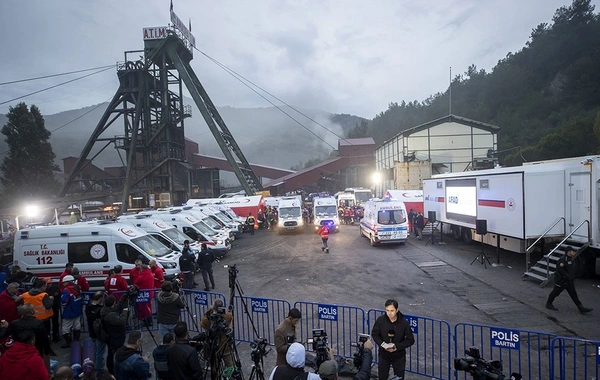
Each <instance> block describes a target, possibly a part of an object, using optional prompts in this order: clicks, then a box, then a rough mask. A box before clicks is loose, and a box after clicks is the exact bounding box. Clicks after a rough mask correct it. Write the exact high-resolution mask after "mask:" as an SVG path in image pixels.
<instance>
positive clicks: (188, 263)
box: [179, 240, 196, 289]
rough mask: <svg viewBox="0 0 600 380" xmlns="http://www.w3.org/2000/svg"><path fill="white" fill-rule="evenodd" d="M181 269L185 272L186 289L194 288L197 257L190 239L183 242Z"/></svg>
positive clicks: (180, 259)
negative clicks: (191, 246)
mask: <svg viewBox="0 0 600 380" xmlns="http://www.w3.org/2000/svg"><path fill="white" fill-rule="evenodd" d="M179 269H180V270H181V272H183V285H182V287H183V288H184V289H192V288H194V275H195V274H196V257H195V256H194V254H193V253H192V250H191V248H190V241H189V240H185V241H184V242H183V249H182V250H181V256H180V257H179Z"/></svg>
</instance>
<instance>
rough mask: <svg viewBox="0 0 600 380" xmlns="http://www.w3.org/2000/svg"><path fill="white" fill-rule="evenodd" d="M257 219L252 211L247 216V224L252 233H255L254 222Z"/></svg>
mask: <svg viewBox="0 0 600 380" xmlns="http://www.w3.org/2000/svg"><path fill="white" fill-rule="evenodd" d="M255 222H256V220H255V219H254V217H253V216H252V213H248V217H247V218H246V226H248V231H249V232H250V235H254V223H255Z"/></svg>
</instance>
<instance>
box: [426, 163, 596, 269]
mask: <svg viewBox="0 0 600 380" xmlns="http://www.w3.org/2000/svg"><path fill="white" fill-rule="evenodd" d="M423 198H424V208H425V212H429V211H435V212H436V217H437V219H438V220H440V221H441V222H443V223H444V224H446V225H449V226H450V230H451V231H452V233H453V234H454V235H455V237H463V238H464V239H466V240H471V239H472V238H473V236H474V234H475V232H476V230H477V224H476V223H477V222H476V221H477V220H485V221H486V222H485V224H486V227H487V228H486V229H487V231H486V232H487V234H483V235H484V236H483V242H484V243H487V244H490V245H495V246H497V247H499V248H503V249H506V250H509V251H513V252H520V253H523V252H527V254H528V255H529V252H530V251H531V250H528V248H530V247H528V246H529V245H530V244H531V243H535V242H537V241H539V242H541V243H546V242H547V243H550V242H562V241H566V240H567V239H568V240H569V243H570V244H571V243H573V244H575V245H579V247H581V251H583V248H585V247H588V246H589V247H590V248H592V249H593V250H588V251H589V252H590V253H587V252H586V256H585V257H586V260H590V261H587V263H588V264H586V265H589V266H591V268H593V267H594V266H595V271H596V273H599V272H600V267H599V265H600V261H599V260H598V259H597V257H598V250H599V249H600V229H599V227H600V224H599V213H600V208H599V202H600V157H598V156H595V157H579V158H570V159H564V160H553V161H542V162H533V163H527V164H524V165H523V166H519V167H509V168H498V169H489V170H479V171H473V172H463V173H448V174H441V175H437V176H434V178H431V179H427V180H424V181H423ZM480 226H483V222H480ZM480 228H481V232H483V229H482V228H483V227H480ZM480 237H481V236H480V235H477V240H479V238H480ZM552 252H553V251H551V252H550V254H549V255H552ZM558 254H560V255H559V256H558V258H559V257H560V256H562V252H558ZM588 255H589V256H588ZM558 258H554V260H553V261H554V262H556V260H557V259H558ZM549 260H552V258H550V259H549ZM549 260H544V261H545V262H548V261H549ZM526 261H527V262H528V263H529V257H527V260H526ZM538 264H539V262H538ZM538 264H536V266H537V265H538ZM548 268H549V269H548V270H547V269H544V270H543V272H544V275H543V276H542V277H543V278H540V279H542V280H546V279H548V276H549V274H551V273H552V272H553V271H554V268H555V265H554V263H552V262H550V263H549V265H548ZM527 269H528V268H527ZM548 272H549V273H548ZM532 277H535V276H532ZM536 278H537V277H536Z"/></svg>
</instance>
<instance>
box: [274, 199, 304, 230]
mask: <svg viewBox="0 0 600 380" xmlns="http://www.w3.org/2000/svg"><path fill="white" fill-rule="evenodd" d="M277 212H278V215H279V219H278V220H277V230H278V232H279V233H282V232H284V231H297V230H299V229H301V228H303V227H304V219H303V218H302V198H301V197H300V196H299V195H294V196H290V197H281V198H279V207H278V209H277Z"/></svg>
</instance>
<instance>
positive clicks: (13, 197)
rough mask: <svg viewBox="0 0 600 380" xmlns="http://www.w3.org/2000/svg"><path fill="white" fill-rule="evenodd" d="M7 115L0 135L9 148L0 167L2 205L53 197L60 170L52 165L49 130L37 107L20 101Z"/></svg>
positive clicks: (52, 153)
mask: <svg viewBox="0 0 600 380" xmlns="http://www.w3.org/2000/svg"><path fill="white" fill-rule="evenodd" d="M6 117H7V119H8V122H7V123H6V124H5V125H4V127H2V134H3V135H5V136H6V138H5V139H4V141H5V142H6V143H7V144H8V147H9V151H8V154H7V155H6V156H5V157H4V160H3V161H2V165H1V166H0V171H2V185H3V190H2V194H3V196H2V200H3V202H4V204H5V205H6V206H8V205H11V204H12V203H13V202H18V201H25V200H34V199H44V198H48V197H50V196H54V195H55V194H56V191H57V190H58V182H57V180H56V179H55V177H54V173H55V172H57V171H59V170H60V169H59V168H58V166H57V165H55V164H54V159H55V158H56V155H55V154H54V152H53V151H52V146H51V145H50V142H49V141H48V140H49V139H50V131H48V130H47V129H46V127H45V122H44V117H43V116H42V114H41V113H40V110H39V109H38V108H37V107H36V106H35V105H32V106H31V108H30V109H27V105H26V104H25V103H19V104H17V105H16V106H14V107H10V108H9V111H8V113H7V114H6Z"/></svg>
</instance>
